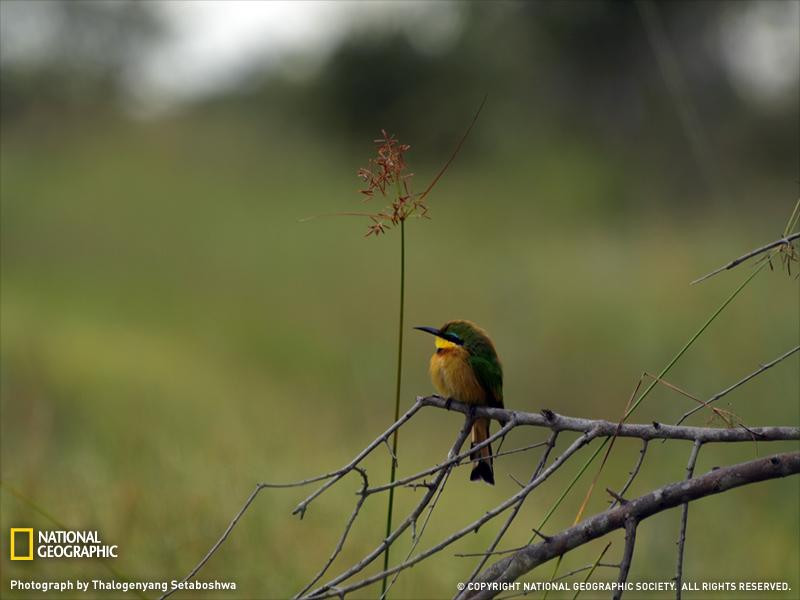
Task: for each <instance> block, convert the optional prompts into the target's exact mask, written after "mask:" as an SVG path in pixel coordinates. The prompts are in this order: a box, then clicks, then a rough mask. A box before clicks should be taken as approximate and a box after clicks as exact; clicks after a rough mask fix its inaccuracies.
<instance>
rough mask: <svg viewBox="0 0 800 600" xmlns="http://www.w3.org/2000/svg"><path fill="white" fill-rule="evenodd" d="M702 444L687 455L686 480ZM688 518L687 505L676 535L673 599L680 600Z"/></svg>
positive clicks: (690, 476) (691, 471) (689, 476)
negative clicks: (676, 559)
mask: <svg viewBox="0 0 800 600" xmlns="http://www.w3.org/2000/svg"><path fill="white" fill-rule="evenodd" d="M701 445H702V442H695V443H694V446H692V452H691V453H690V454H689V462H688V463H687V465H686V480H687V481H688V480H689V479H691V478H692V476H693V475H694V466H695V464H696V463H697V455H698V453H699V452H700V446H701ZM688 518H689V503H688V502H686V503H685V504H684V505H683V510H682V512H681V531H680V534H679V535H678V564H677V566H676V568H675V597H676V598H677V600H681V582H682V580H683V548H684V546H685V545H686V522H687V520H688Z"/></svg>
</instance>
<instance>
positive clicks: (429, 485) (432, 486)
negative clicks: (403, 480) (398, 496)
mask: <svg viewBox="0 0 800 600" xmlns="http://www.w3.org/2000/svg"><path fill="white" fill-rule="evenodd" d="M403 487H407V488H411V489H412V490H416V489H418V488H427V489H429V490H431V491H433V490H435V489H436V484H435V483H433V482H430V481H425V480H423V481H422V483H407V484H405V486H403Z"/></svg>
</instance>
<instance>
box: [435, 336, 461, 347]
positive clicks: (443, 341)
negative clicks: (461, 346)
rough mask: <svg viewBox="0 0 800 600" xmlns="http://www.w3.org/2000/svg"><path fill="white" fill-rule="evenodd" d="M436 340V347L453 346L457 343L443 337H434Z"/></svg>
mask: <svg viewBox="0 0 800 600" xmlns="http://www.w3.org/2000/svg"><path fill="white" fill-rule="evenodd" d="M434 339H435V341H436V348H437V349H438V348H455V347H456V346H458V344H454V343H453V342H451V341H449V340H446V339H444V338H440V337H438V336H437V337H436V338H434Z"/></svg>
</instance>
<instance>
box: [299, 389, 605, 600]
mask: <svg viewBox="0 0 800 600" xmlns="http://www.w3.org/2000/svg"><path fill="white" fill-rule="evenodd" d="M443 402H444V401H443ZM455 405H456V402H453V406H455ZM462 406H463V405H462ZM467 412H468V413H469V410H467ZM596 437H597V433H596V432H595V431H589V432H586V433H584V434H583V435H582V436H580V437H578V438H577V439H576V440H575V441H574V442H572V444H571V445H570V446H569V447H568V448H567V449H566V450H565V451H564V453H563V454H561V456H559V457H558V458H557V459H556V460H554V461H553V463H552V464H551V465H550V466H549V467H548V468H546V469H544V470H543V471H542V473H541V474H540V475H539V476H538V477H537V478H536V479H534V480H533V481H531V483H529V484H528V485H526V486H525V487H524V488H523V489H521V490H520V491H519V492H517V493H516V494H514V495H513V496H511V497H510V498H508V499H507V500H505V501H504V502H502V503H501V504H499V505H498V506H496V507H495V508H493V509H492V510H490V511H488V512H487V513H485V514H484V515H483V516H481V517H480V518H479V519H476V520H475V521H473V522H472V523H470V524H469V525H467V526H466V527H464V528H462V529H460V530H458V531H456V532H455V533H453V534H452V535H450V536H449V537H447V538H446V539H444V540H442V541H441V542H439V543H438V544H436V545H435V546H432V547H431V548H428V549H427V550H425V551H423V552H420V553H419V554H417V555H416V556H413V557H412V558H410V559H408V560H406V561H404V562H403V563H401V564H399V565H395V566H394V567H391V568H389V569H386V570H384V571H381V572H379V573H376V574H374V575H371V576H369V577H366V578H364V579H362V580H360V581H356V582H355V583H352V584H350V585H348V586H345V587H340V588H338V589H337V590H335V591H334V590H332V589H326V588H321V589H319V590H315V591H314V592H311V593H310V594H308V596H306V597H308V598H330V597H333V596H338V595H340V594H349V593H350V592H352V591H354V590H357V589H361V588H363V587H366V586H368V585H371V584H373V583H375V582H376V581H380V580H381V579H383V578H384V577H386V576H388V575H391V574H393V573H396V572H398V571H402V570H404V569H407V568H409V567H412V566H414V565H415V564H417V563H418V562H420V561H422V560H424V559H426V558H428V557H429V556H431V555H433V554H436V553H437V552H440V551H441V550H442V549H444V548H446V547H447V546H449V545H450V544H452V543H454V542H456V541H457V540H459V539H461V538H462V537H464V536H465V535H467V534H469V533H472V532H474V531H477V530H478V529H479V528H480V527H481V526H482V525H483V524H484V523H486V522H487V521H490V520H491V519H493V518H495V517H496V516H497V515H499V514H500V513H502V512H504V511H505V510H507V509H508V508H510V507H512V506H513V505H514V504H516V503H517V502H518V501H519V500H520V498H523V497H525V496H527V495H528V494H530V493H531V492H532V491H533V490H534V489H535V488H536V487H538V486H539V485H540V484H541V483H542V482H544V481H545V480H546V479H547V478H548V477H550V475H552V474H553V473H554V472H555V471H557V470H558V469H559V468H560V467H561V465H563V464H564V463H565V462H566V461H567V460H568V459H569V458H570V457H571V456H572V455H573V454H574V453H575V452H577V451H578V450H580V449H581V448H582V447H583V446H585V445H586V444H588V443H589V442H590V441H592V440H593V439H594V438H596ZM390 537H392V540H391V541H393V540H394V538H395V537H396V536H395V535H394V534H392V536H390ZM363 562H364V561H362V563H363ZM362 563H359V565H361V566H359V565H356V566H357V567H359V568H358V569H357V571H360V570H361V569H363V567H364V566H366V565H362ZM354 569H355V568H354ZM354 569H350V570H349V571H348V572H347V573H346V574H343V576H341V577H337V578H336V580H335V583H334V582H332V583H331V585H337V584H338V583H340V582H341V581H343V580H344V579H346V578H347V577H350V576H351V575H352V574H353V572H357V571H354ZM351 571H352V572H351ZM344 575H346V577H345V576H344Z"/></svg>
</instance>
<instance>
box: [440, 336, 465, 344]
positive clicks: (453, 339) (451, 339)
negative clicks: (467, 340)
mask: <svg viewBox="0 0 800 600" xmlns="http://www.w3.org/2000/svg"><path fill="white" fill-rule="evenodd" d="M445 339H446V340H447V341H448V342H453V343H454V344H458V345H459V346H461V345H462V344H463V343H464V342H463V341H462V340H461V336H459V335H458V334H456V333H448V334H447V335H445Z"/></svg>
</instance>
